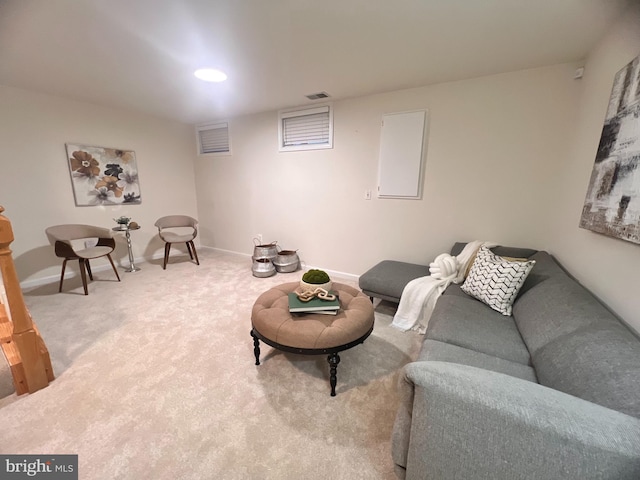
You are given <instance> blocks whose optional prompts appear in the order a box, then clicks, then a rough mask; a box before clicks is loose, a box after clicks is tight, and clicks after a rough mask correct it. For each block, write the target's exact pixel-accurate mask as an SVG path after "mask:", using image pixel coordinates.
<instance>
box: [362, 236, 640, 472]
mask: <svg viewBox="0 0 640 480" xmlns="http://www.w3.org/2000/svg"><path fill="white" fill-rule="evenodd" d="M463 246H464V244H456V245H455V246H454V248H453V250H452V252H451V253H452V254H453V255H456V254H457V253H459V252H460V251H461V249H462V247H463ZM493 251H494V252H495V253H497V254H498V255H503V256H511V257H527V258H531V259H534V260H535V261H536V264H535V266H534V268H533V270H532V271H531V273H530V275H529V277H528V278H527V280H526V282H525V283H524V285H523V287H522V289H521V291H520V293H519V295H518V297H517V299H516V301H515V302H514V304H513V314H512V316H504V315H501V314H500V313H498V312H496V311H494V310H492V309H491V308H489V307H488V306H486V305H485V304H484V303H482V302H480V301H478V300H476V299H474V298H472V297H470V296H468V295H466V294H465V293H464V292H463V291H462V290H461V289H460V286H459V285H451V286H450V287H449V288H447V290H446V291H445V292H444V294H443V295H442V296H441V297H440V298H439V300H438V302H437V304H436V307H435V310H434V312H433V315H432V317H431V320H430V322H429V326H428V329H427V332H426V334H425V336H424V341H423V344H422V348H421V351H420V353H419V355H418V358H417V359H416V360H415V361H414V362H411V363H409V364H407V365H406V366H405V367H404V368H403V370H402V372H401V377H400V387H399V388H400V396H401V406H400V408H399V411H398V414H397V418H396V421H395V425H394V430H393V438H392V456H393V460H394V463H395V468H396V474H397V476H398V477H399V478H407V479H418V478H419V479H438V480H443V479H474V480H480V479H487V480H501V479H502V480H515V479H531V480H534V479H535V480H542V479H562V480H573V479H575V480H585V479H611V480H613V479H615V480H622V479H629V480H631V479H635V480H638V479H640V340H638V338H637V337H636V335H635V334H634V333H633V332H631V331H630V330H629V329H628V328H627V327H626V326H625V325H624V324H622V323H621V322H620V321H619V320H618V319H616V318H615V317H614V316H613V315H612V314H611V313H610V312H609V311H608V310H607V309H606V308H605V307H604V306H603V305H602V304H601V303H600V302H598V300H597V299H596V298H595V297H594V296H593V295H592V294H591V293H590V292H589V291H587V290H586V289H585V288H583V287H582V286H581V285H580V284H578V283H577V282H576V281H575V280H573V279H572V278H571V277H570V276H569V275H568V274H567V273H566V272H565V271H564V270H563V269H562V268H561V267H560V266H559V265H558V263H557V262H556V261H555V260H554V259H553V258H552V257H551V256H550V255H549V254H548V253H546V252H543V251H535V250H527V249H510V248H505V247H496V248H494V249H493ZM365 280H366V278H365ZM369 287H371V285H369Z"/></svg>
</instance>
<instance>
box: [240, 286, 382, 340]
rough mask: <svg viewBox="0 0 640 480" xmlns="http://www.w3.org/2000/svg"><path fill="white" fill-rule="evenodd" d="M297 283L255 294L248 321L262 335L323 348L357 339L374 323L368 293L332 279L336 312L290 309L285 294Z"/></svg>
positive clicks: (291, 290)
mask: <svg viewBox="0 0 640 480" xmlns="http://www.w3.org/2000/svg"><path fill="white" fill-rule="evenodd" d="M299 285H300V284H299V283H298V282H292V283H285V284H282V285H279V286H277V287H274V288H272V289H270V290H267V291H266V292H264V293H263V294H262V295H260V296H259V297H258V299H257V300H256V303H255V304H254V306H253V310H252V312H251V323H252V325H253V328H254V329H255V330H257V331H258V332H259V333H260V334H261V335H262V336H264V337H265V338H268V339H269V340H272V341H274V342H276V343H279V344H280V345H285V346H288V347H292V348H304V349H323V348H334V347H339V346H342V345H346V344H348V343H350V342H353V341H355V340H358V339H359V338H361V337H362V336H364V335H366V334H367V332H369V331H370V330H371V328H372V327H373V320H374V315H373V306H372V305H371V301H370V300H369V297H367V296H366V295H365V294H364V293H362V292H361V291H359V290H357V289H355V288H353V287H350V286H348V285H344V284H341V283H335V282H334V283H333V288H332V290H334V291H337V292H338V297H339V299H340V310H339V311H338V314H337V315H322V314H312V313H306V314H304V315H298V314H291V313H289V299H288V296H287V294H288V293H290V292H293V291H294V290H295V289H296V288H297V287H298V286H299Z"/></svg>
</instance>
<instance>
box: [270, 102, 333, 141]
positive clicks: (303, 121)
mask: <svg viewBox="0 0 640 480" xmlns="http://www.w3.org/2000/svg"><path fill="white" fill-rule="evenodd" d="M278 130H279V133H280V150H281V151H287V150H312V149H319V148H332V147H333V115H332V112H331V108H330V106H329V105H325V106H321V107H316V108H308V109H299V110H294V111H288V112H281V113H280V124H279V128H278Z"/></svg>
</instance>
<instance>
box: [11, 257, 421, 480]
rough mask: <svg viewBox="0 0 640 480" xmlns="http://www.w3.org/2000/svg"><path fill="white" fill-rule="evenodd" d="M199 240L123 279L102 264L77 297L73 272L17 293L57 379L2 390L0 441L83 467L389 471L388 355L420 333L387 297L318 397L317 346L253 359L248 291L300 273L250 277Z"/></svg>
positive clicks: (83, 472) (178, 472)
mask: <svg viewBox="0 0 640 480" xmlns="http://www.w3.org/2000/svg"><path fill="white" fill-rule="evenodd" d="M199 253H200V258H201V265H200V266H196V265H195V264H193V263H191V262H190V261H189V259H188V256H186V255H180V256H175V257H174V256H172V258H171V263H170V264H169V266H168V267H167V270H166V271H163V270H162V267H161V266H160V261H159V260H158V261H154V262H152V263H143V264H141V267H142V270H141V271H140V272H137V273H133V274H132V273H124V272H123V271H121V278H122V282H121V283H118V282H116V281H115V278H114V275H113V272H112V271H110V270H103V271H99V272H97V273H95V274H94V276H95V278H96V280H95V281H94V282H92V283H91V284H90V286H89V296H88V297H85V296H84V295H82V288H81V285H80V281H79V279H72V280H69V281H67V282H68V283H67V282H65V289H64V292H63V293H57V285H53V284H52V285H47V286H44V287H39V288H36V289H33V290H31V291H27V292H25V301H26V303H27V305H28V307H29V309H30V311H31V314H32V316H33V318H34V320H35V321H36V323H37V325H38V327H39V328H40V331H41V333H42V336H43V338H44V339H45V342H46V343H47V346H48V348H49V351H50V353H51V359H52V362H53V368H54V371H55V374H56V377H57V378H56V380H55V381H54V382H53V383H51V384H50V385H49V386H48V387H47V388H45V389H43V390H41V391H39V392H36V393H35V394H32V395H23V396H20V397H16V395H15V394H12V395H9V396H6V397H5V398H3V399H0V424H1V425H2V427H1V428H2V432H1V434H0V452H2V453H21V454H56V453H57V454H63V453H73V454H78V455H79V465H80V466H79V470H80V478H81V479H112V478H118V479H136V480H140V479H147V478H149V479H150V478H154V479H158V478H159V479H278V480H281V479H323V480H324V479H327V478H332V479H393V478H395V476H394V474H393V467H392V461H391V458H390V436H391V429H392V425H393V420H394V417H395V411H396V408H397V402H398V398H397V393H396V382H397V376H398V369H399V368H400V367H401V366H402V365H404V364H405V363H407V362H408V361H410V359H411V358H415V356H416V355H417V350H418V347H419V342H420V341H421V337H420V336H419V335H417V334H415V333H402V332H399V331H397V330H395V329H393V328H391V327H390V322H391V318H392V315H393V313H394V305H393V304H387V303H384V302H383V303H381V304H380V305H377V306H376V323H375V328H374V331H373V334H372V335H371V336H370V337H369V338H368V339H367V340H366V341H365V343H364V344H362V345H359V346H357V347H354V348H353V349H351V350H348V351H345V352H342V353H341V354H340V357H341V362H340V365H339V366H338V385H337V396H336V397H330V396H329V392H330V387H329V381H328V377H329V372H328V370H329V369H328V364H327V361H326V356H324V355H318V356H300V355H293V354H286V353H282V352H279V351H277V350H274V349H272V348H271V347H269V346H267V345H264V344H263V345H262V355H261V363H262V364H261V365H260V366H255V365H254V356H253V343H252V339H251V337H250V335H249V331H250V313H251V307H252V305H253V302H254V300H255V299H256V297H257V296H258V295H259V294H260V293H262V292H263V291H264V290H266V289H268V288H270V287H271V286H273V285H277V284H279V283H284V282H289V281H296V280H298V279H299V278H300V276H301V274H302V272H300V271H299V272H296V273H289V274H277V275H276V276H274V277H271V278H266V279H259V278H255V277H253V276H252V275H251V261H250V259H249V258H247V257H242V256H236V255H231V254H225V253H221V252H217V251H213V250H207V249H201V251H200V252H199ZM72 268H73V267H72ZM334 280H338V281H340V279H337V278H334ZM342 281H343V282H344V283H350V284H351V285H354V283H353V282H349V281H344V280H342ZM354 286H355V285H354ZM0 359H1V357H0ZM1 372H2V376H3V377H5V378H3V380H2V383H4V384H5V385H6V384H7V383H8V382H7V378H6V376H7V370H6V368H3V369H2V370H1Z"/></svg>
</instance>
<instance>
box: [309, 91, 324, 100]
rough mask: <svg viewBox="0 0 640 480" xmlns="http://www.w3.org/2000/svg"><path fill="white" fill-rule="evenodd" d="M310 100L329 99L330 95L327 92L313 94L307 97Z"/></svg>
mask: <svg viewBox="0 0 640 480" xmlns="http://www.w3.org/2000/svg"><path fill="white" fill-rule="evenodd" d="M306 97H307V98H308V99H309V100H319V99H321V98H328V97H329V94H328V93H327V92H319V93H312V94H310V95H307V96H306Z"/></svg>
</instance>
